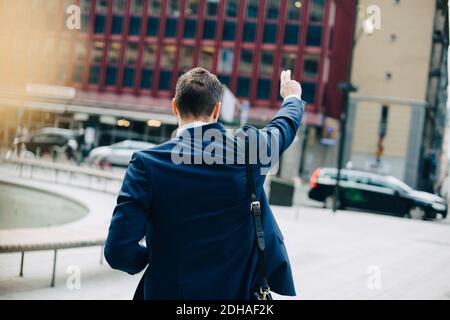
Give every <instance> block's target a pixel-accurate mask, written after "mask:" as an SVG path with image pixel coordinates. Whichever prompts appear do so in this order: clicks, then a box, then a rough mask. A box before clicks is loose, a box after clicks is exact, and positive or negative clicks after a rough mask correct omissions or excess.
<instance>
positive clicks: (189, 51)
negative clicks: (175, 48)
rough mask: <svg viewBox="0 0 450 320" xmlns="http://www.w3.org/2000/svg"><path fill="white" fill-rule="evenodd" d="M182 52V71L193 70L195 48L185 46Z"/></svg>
mask: <svg viewBox="0 0 450 320" xmlns="http://www.w3.org/2000/svg"><path fill="white" fill-rule="evenodd" d="M180 50H181V52H180V71H181V72H184V71H187V70H189V69H191V68H192V65H193V62H194V47H192V46H183V47H181V49H180Z"/></svg>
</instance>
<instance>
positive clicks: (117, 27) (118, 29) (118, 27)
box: [111, 16, 123, 34]
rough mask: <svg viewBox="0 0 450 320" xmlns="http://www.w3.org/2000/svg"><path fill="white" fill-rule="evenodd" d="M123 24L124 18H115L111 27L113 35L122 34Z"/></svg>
mask: <svg viewBox="0 0 450 320" xmlns="http://www.w3.org/2000/svg"><path fill="white" fill-rule="evenodd" d="M122 22H123V16H113V18H112V26H111V33H112V34H120V33H122Z"/></svg>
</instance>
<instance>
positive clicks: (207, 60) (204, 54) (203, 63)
mask: <svg viewBox="0 0 450 320" xmlns="http://www.w3.org/2000/svg"><path fill="white" fill-rule="evenodd" d="M213 59H214V47H213V46H204V47H203V48H202V51H201V52H200V60H199V63H198V65H199V67H203V68H205V69H207V70H211V68H212V65H213Z"/></svg>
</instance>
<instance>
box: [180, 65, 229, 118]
mask: <svg viewBox="0 0 450 320" xmlns="http://www.w3.org/2000/svg"><path fill="white" fill-rule="evenodd" d="M222 97H223V86H222V84H221V83H220V81H219V79H217V77H216V76H215V75H214V74H212V73H211V72H209V71H208V70H206V69H203V68H194V69H192V70H189V71H188V72H186V73H185V74H183V75H182V76H181V77H180V78H179V79H178V81H177V86H176V93H175V103H176V105H177V107H178V110H179V112H180V115H181V117H189V116H191V117H195V118H197V117H202V116H210V115H211V113H212V112H213V110H214V106H215V105H217V103H219V102H221V101H222Z"/></svg>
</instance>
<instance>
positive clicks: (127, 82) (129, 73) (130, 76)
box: [123, 67, 134, 87]
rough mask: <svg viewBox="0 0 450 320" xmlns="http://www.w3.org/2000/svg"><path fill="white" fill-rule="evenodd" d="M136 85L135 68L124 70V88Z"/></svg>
mask: <svg viewBox="0 0 450 320" xmlns="http://www.w3.org/2000/svg"><path fill="white" fill-rule="evenodd" d="M133 84H134V68H130V67H125V68H124V69H123V86H124V87H132V86H133Z"/></svg>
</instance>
